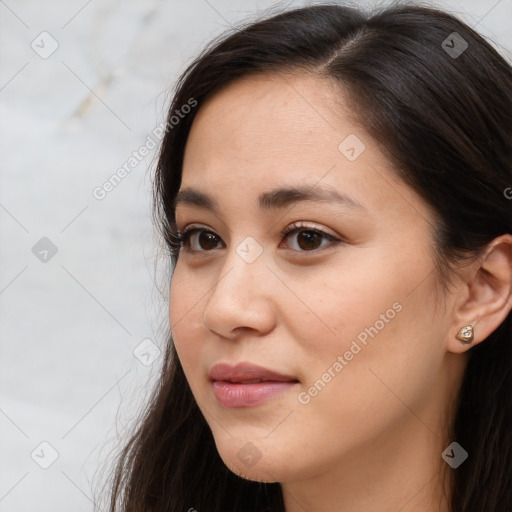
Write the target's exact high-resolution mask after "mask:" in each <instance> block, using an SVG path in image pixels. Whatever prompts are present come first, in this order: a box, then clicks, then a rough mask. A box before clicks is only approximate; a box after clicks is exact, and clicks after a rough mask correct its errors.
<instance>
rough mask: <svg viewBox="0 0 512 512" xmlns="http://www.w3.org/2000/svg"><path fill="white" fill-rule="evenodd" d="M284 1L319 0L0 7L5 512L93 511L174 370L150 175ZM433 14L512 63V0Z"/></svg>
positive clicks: (10, 2)
mask: <svg viewBox="0 0 512 512" xmlns="http://www.w3.org/2000/svg"><path fill="white" fill-rule="evenodd" d="M360 3H364V4H366V5H372V4H373V2H360ZM383 3H386V2H383ZM423 3H426V4H428V3H429V2H423ZM277 4H279V5H290V6H291V5H305V4H307V2H298V1H297V2H292V1H288V2H286V3H285V4H283V2H270V1H256V0H253V1H249V0H244V1H238V2H234V1H229V0H210V1H206V0H188V1H185V0H168V1H163V0H162V1H158V0H152V1H142V0H125V1H122V2H121V1H120V0H102V1H98V0H96V1H94V0H89V1H86V0H73V1H69V0H68V1H64V0H60V1H58V0H46V1H45V2H37V1H30V0H5V1H4V0H0V170H1V172H0V179H1V183H0V234H1V244H0V315H1V316H0V339H1V352H0V390H1V391H0V392H1V401H0V432H1V435H0V450H1V452H0V510H1V511H2V512H29V511H30V512H32V511H34V510H37V511H39V512H67V511H69V510H73V511H75V512H82V511H91V510H92V508H93V500H94V499H95V498H94V493H93V489H94V486H95V485H96V484H97V483H99V482H101V478H102V477H101V474H100V473H98V472H97V471H98V470H99V468H101V467H102V463H103V462H104V461H105V460H106V457H107V455H108V452H109V450H110V449H111V448H112V447H113V446H114V442H115V439H116V436H118V435H119V436H122V435H123V432H124V430H123V429H124V428H125V426H126V425H128V424H129V421H130V419H132V418H133V416H134V414H136V412H137V410H138V408H139V407H140V404H141V403H142V402H143V400H144V397H145V396H146V395H147V393H148V391H149V390H150V388H151V385H152V383H153V382H154V376H155V374H156V372H157V370H158V368H159V362H160V361H161V358H160V357H159V356H158V345H159V344H161V343H162V341H163V339H162V336H161V334H159V327H160V324H161V322H166V321H167V307H166V303H165V297H162V295H161V294H160V291H159V290H158V286H159V285H160V284H161V282H162V278H161V274H160V272H155V268H154V261H155V256H156V252H157V246H156V243H155V241H154V238H153V235H152V227H151V223H150V186H151V182H150V174H149V172H150V171H151V169H152V167H151V165H152V163H153V158H154V155H155V151H156V148H155V147H154V146H156V143H157V142H158V140H159V138H158V133H159V132H158V130H155V128H157V127H158V125H159V123H162V122H163V121H164V118H165V105H166V101H167V99H168V93H167V91H168V90H169V88H170V87H171V86H172V85H173V84H174V80H175V79H176V78H177V76H178V74H179V72H181V71H183V70H184V68H185V65H186V63H187V62H188V61H189V60H190V59H191V58H192V57H193V56H194V55H195V54H196V53H197V51H198V50H199V49H200V48H201V47H202V45H203V44H204V43H206V42H207V41H209V40H210V39H211V38H212V37H213V36H215V35H217V34H218V33H220V32H222V31H223V30H224V29H225V28H227V27H228V26H229V25H230V24H232V23H235V22H237V21H238V20H241V19H245V18H247V17H254V16H256V15H257V14H258V13H259V12H260V11H261V10H262V9H264V8H266V7H268V6H270V5H277ZM436 5H439V6H443V7H445V8H447V9H448V10H450V11H452V12H455V13H457V14H459V15H461V16H462V17H463V18H464V19H466V21H467V22H468V23H470V24H471V25H472V26H476V27H477V29H478V30H479V31H480V32H481V33H483V34H485V35H487V36H489V37H491V38H492V39H493V40H494V41H495V42H496V43H497V44H499V45H500V47H501V50H502V51H503V53H506V54H507V55H510V51H511V50H512V27H511V24H510V20H511V19H512V0H501V1H496V0H492V1H487V0H479V1H471V2H462V1H459V2H455V1H444V2H443V1H441V2H437V4H436ZM143 147H147V148H148V152H147V154H145V152H146V150H145V149H141V148H143ZM134 152H135V154H134ZM123 165H124V170H125V172H124V176H123V179H122V180H120V182H119V183H118V184H117V185H116V186H115V187H111V188H110V189H109V188H108V185H107V186H103V184H104V183H105V182H106V181H107V180H108V179H109V178H110V176H112V174H114V173H116V171H117V170H118V169H119V168H120V167H122V166H123ZM118 175H123V172H122V171H121V172H118ZM164 266H165V263H164V264H163V265H161V268H163V267H164ZM166 287H167V284H165V285H164V287H163V292H164V294H165V292H166ZM94 478H95V479H94Z"/></svg>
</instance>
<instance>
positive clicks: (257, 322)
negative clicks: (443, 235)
mask: <svg viewBox="0 0 512 512" xmlns="http://www.w3.org/2000/svg"><path fill="white" fill-rule="evenodd" d="M263 256H264V255H263V254H261V255H260V257H259V258H258V259H257V260H256V261H253V262H251V263H249V262H247V261H245V260H244V259H243V258H242V257H240V255H239V254H238V253H237V252H236V251H235V250H234V249H233V251H232V253H231V254H230V255H229V256H228V257H227V258H226V261H225V264H224V265H223V266H222V270H221V272H220V273H219V275H218V277H217V281H216V283H215V285H214V287H213V289H212V290H211V291H210V293H209V295H208V298H207V300H206V302H205V303H204V304H205V309H204V311H203V325H204V326H205V328H206V329H208V330H209V331H212V332H214V333H216V334H217V335H219V336H221V337H223V338H227V339H235V338H236V337H238V336H240V335H241V334H242V333H244V332H246V331H247V330H249V331H253V333H256V334H257V335H262V334H266V333H268V332H270V331H272V329H273V328H274V327H275V308H274V300H275V286H276V277H275V276H274V275H273V274H272V272H271V271H270V270H269V269H268V268H267V266H266V264H265V259H264V257H263Z"/></svg>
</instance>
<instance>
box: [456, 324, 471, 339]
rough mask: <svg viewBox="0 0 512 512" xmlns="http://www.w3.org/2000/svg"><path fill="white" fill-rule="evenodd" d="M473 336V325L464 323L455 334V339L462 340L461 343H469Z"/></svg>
mask: <svg viewBox="0 0 512 512" xmlns="http://www.w3.org/2000/svg"><path fill="white" fill-rule="evenodd" d="M473 338H474V332H473V326H472V325H466V327H463V328H462V329H461V330H460V331H459V333H458V334H457V339H458V340H460V341H462V342H463V343H471V342H472V341H473Z"/></svg>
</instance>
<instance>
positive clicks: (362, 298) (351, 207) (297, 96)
mask: <svg viewBox="0 0 512 512" xmlns="http://www.w3.org/2000/svg"><path fill="white" fill-rule="evenodd" d="M349 107H350V105H349V104H348V102H347V101H346V100H344V99H343V97H342V96H340V93H339V91H337V90H335V89H334V87H333V85H332V84H331V83H328V82H326V81H322V80H321V79H319V78H318V77H314V76H309V75H305V74H297V75H289V76H287V77H286V80H285V79H284V78H283V77H282V76H281V77H278V76H273V75H267V76H263V75H260V76H257V77H251V78H244V79H242V80H239V81H237V82H234V83H232V84H230V85H229V86H227V87H225V88H224V89H223V90H221V91H220V92H218V93H217V94H216V95H215V96H213V97H212V98H211V99H210V100H209V101H208V102H207V103H205V104H204V105H202V106H201V109H200V111H199V112H198V114H197V117H196V119H195V120H194V123H193V126H192V130H191V133H190V136H189V139H188V142H187V146H186V152H185V158H184V164H183V177H182V184H181V188H180V192H183V191H186V190H188V191H190V190H191V189H193V190H194V191H197V192H200V193H201V194H203V195H206V196H208V198H209V199H210V203H212V204H213V205H214V206H215V209H213V208H212V207H211V206H212V204H208V203H207V202H205V201H203V202H201V204H199V201H197V198H198V196H197V195H196V196H193V197H192V196H191V195H190V194H189V195H188V196H186V197H185V196H182V197H183V200H182V201H180V202H179V204H178V206H177V210H176V220H177V224H178V228H179V231H180V233H183V232H185V231H186V230H187V229H188V228H190V227H193V228H194V229H196V231H195V232H193V233H192V234H191V236H190V238H189V239H188V242H186V243H184V246H183V247H182V249H181V253H180V255H179V258H178V261H177V265H176V267H175V269H174V274H173V276H172V282H171V289H170V322H171V330H172V335H173V338H174V341H175V346H176V350H177V352H178V356H179V359H180V361H181V364H182V366H183V369H184V372H185V375H186V377H187V380H188V382H189V384H190V387H191V390H192V393H193V395H194V397H195V399H196V401H197V403H198V405H199V407H200V408H201V410H202V412H203V414H204V416H205V418H206V421H207V422H208V424H209V426H210V428H211V430H212V432H213V436H214V439H215V443H216V446H217V449H218V451H219V454H220V456H221V458H222V459H223V461H224V462H225V464H226V465H227V466H228V467H229V468H230V469H231V470H232V471H234V472H235V473H237V474H239V475H242V476H244V477H245V478H248V479H251V480H259V481H267V482H270V481H280V482H286V481H292V480H301V479H307V478H313V477H315V476H316V475H319V474H321V473H322V472H326V471H327V470H331V469H332V468H333V467H335V466H336V465H342V464H343V463H344V461H345V462H346V461H349V460H355V459H354V456H357V455H358V454H359V455H361V454H363V453H366V454H368V453H371V450H372V448H373V447H375V446H377V445H379V444H380V443H382V442H383V440H386V441H389V442H390V443H391V444H392V443H393V442H396V443H398V442H399V438H398V437H397V438H396V439H394V440H393V437H394V436H401V437H400V439H402V440H403V438H404V437H403V436H404V433H405V432H409V433H411V432H415V433H417V432H419V431H420V430H423V431H424V430H425V427H424V425H420V422H419V421H418V419H417V416H419V417H421V418H422V419H423V420H424V423H426V424H431V425H436V423H437V421H438V415H439V406H436V405H435V404H442V403H443V400H442V399H441V398H440V395H441V394H442V393H443V391H442V389H440V387H439V384H438V377H439V373H440V371H441V368H442V365H443V358H444V356H445V349H444V342H445V339H444V338H445V333H446V331H447V329H448V325H449V318H448V313H444V312H443V311H441V312H439V311H435V309H436V308H435V297H436V288H435V280H434V263H433V259H432V249H431V247H432V243H433V241H432V225H433V218H432V215H431V212H430V211H429V209H428V207H427V205H426V204H425V203H424V202H423V200H422V199H421V198H420V197H419V196H418V195H417V194H416V193H415V192H414V191H413V190H412V189H410V188H409V187H407V186H406V185H405V184H403V183H402V182H401V181H399V179H398V178H397V177H395V175H394V173H393V169H392V167H391V165H390V163H389V162H388V161H387V160H386V158H385V157H384V155H383V153H382V152H381V151H380V150H379V147H378V146H377V144H376V142H375V141H374V140H372V138H371V137H370V136H369V135H368V134H367V133H366V132H365V131H364V130H363V128H362V127H361V126H359V125H358V124H357V123H356V122H355V120H354V118H353V116H352V115H351V113H350V108H349ZM291 188H298V189H300V191H301V192H302V194H299V193H294V194H292V193H285V192H281V193H275V194H270V193H271V192H273V191H276V190H280V189H291ZM315 196H319V197H321V198H322V199H314V197H315ZM308 197H309V198H308ZM290 227H291V228H292V229H295V231H291V232H290V233H288V234H285V230H287V228H290ZM446 310H449V308H447V309H446ZM434 313H435V322H434V321H433V318H434ZM223 363H225V364H228V365H232V366H234V365H237V364H239V363H247V364H250V365H257V366H259V367H263V368H265V369H267V370H270V371H272V372H276V373H277V374H279V375H280V377H279V376H275V375H270V374H262V373H261V372H259V373H258V371H255V372H252V373H251V371H248V372H246V373H240V374H238V380H239V381H240V380H244V381H247V380H251V379H252V378H254V379H257V378H259V379H262V380H263V381H264V382H260V383H252V384H251V383H240V382H239V383H238V384H237V383H234V382H226V381H227V380H233V381H236V380H237V378H236V377H237V375H236V374H233V373H231V374H229V372H228V374H217V375H216V378H217V379H219V381H218V382H217V383H216V384H214V383H212V381H211V379H210V373H211V371H212V369H213V368H214V366H215V365H217V364H223ZM230 375H231V376H233V375H234V377H233V378H232V379H230ZM279 379H285V380H287V382H283V381H282V380H281V381H279V382H276V380H279ZM397 398H398V399H397ZM404 404H407V405H408V407H404ZM411 410H414V411H415V414H412V413H411ZM423 434H424V432H423ZM414 435H415V434H414Z"/></svg>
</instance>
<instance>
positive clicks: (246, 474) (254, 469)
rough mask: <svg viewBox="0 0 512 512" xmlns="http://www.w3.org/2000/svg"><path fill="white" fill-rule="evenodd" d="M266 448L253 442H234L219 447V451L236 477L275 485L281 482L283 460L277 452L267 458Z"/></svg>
mask: <svg viewBox="0 0 512 512" xmlns="http://www.w3.org/2000/svg"><path fill="white" fill-rule="evenodd" d="M264 450H265V449H264V448H261V449H260V448H258V447H257V446H256V444H255V443H253V442H251V441H245V440H244V441H241V440H232V442H230V443H229V445H228V446H220V447H219V446H218V445H217V451H218V453H219V455H220V458H221V459H222V461H223V462H224V464H225V465H226V467H227V468H228V469H229V470H230V471H231V472H232V473H234V474H235V475H237V476H239V477H241V478H244V479H245V480H251V481H253V482H262V483H274V482H279V481H281V479H282V477H283V476H284V475H283V469H284V468H283V467H282V465H283V463H282V461H283V460H286V459H285V458H283V456H281V455H280V454H278V453H275V451H274V452H273V453H272V456H271V457H270V456H265V453H264ZM279 460H281V462H279Z"/></svg>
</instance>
